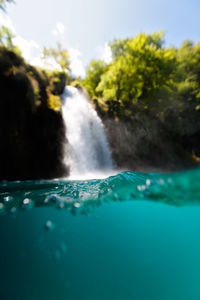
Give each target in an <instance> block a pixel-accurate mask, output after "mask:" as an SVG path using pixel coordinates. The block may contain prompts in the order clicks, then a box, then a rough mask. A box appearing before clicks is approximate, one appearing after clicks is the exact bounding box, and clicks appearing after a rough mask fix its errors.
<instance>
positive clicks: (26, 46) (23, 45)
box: [12, 35, 41, 63]
mask: <svg viewBox="0 0 200 300" xmlns="http://www.w3.org/2000/svg"><path fill="white" fill-rule="evenodd" d="M12 41H13V44H14V45H16V46H18V47H19V49H20V50H21V51H22V55H23V57H24V58H25V60H27V61H28V62H30V63H31V60H32V58H33V57H36V56H38V55H40V51H41V47H40V45H38V44H37V43H36V42H35V41H33V40H26V39H24V38H23V37H21V36H20V35H16V36H15V37H14V38H13V39H12Z"/></svg>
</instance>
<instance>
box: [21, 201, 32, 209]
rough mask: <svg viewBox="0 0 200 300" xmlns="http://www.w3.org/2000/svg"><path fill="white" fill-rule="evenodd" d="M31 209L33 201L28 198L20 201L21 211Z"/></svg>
mask: <svg viewBox="0 0 200 300" xmlns="http://www.w3.org/2000/svg"><path fill="white" fill-rule="evenodd" d="M32 207H33V201H32V200H31V199H29V198H25V199H24V200H23V201H22V208H23V209H31V208H32Z"/></svg>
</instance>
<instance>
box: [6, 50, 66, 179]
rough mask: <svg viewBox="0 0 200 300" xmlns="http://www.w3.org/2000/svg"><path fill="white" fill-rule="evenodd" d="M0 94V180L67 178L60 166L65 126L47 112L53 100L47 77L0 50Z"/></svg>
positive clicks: (57, 113) (55, 114)
mask: <svg viewBox="0 0 200 300" xmlns="http://www.w3.org/2000/svg"><path fill="white" fill-rule="evenodd" d="M63 88H64V86H63ZM0 91H1V92H0V95H1V96H0V141H1V147H0V180H24V179H41V178H42V179H49V178H55V177H61V176H64V175H66V174H68V170H67V168H66V166H64V164H63V156H64V152H63V151H64V148H63V143H64V142H65V126H64V123H63V119H62V115H61V112H60V111H55V110H53V109H51V108H50V105H49V103H50V99H51V97H56V96H54V95H53V93H51V91H50V82H49V78H48V77H47V75H46V74H45V73H44V72H43V71H41V70H38V69H36V68H34V67H32V66H30V65H27V64H26V63H25V62H24V60H23V59H22V58H21V57H20V56H18V55H17V54H15V53H14V52H11V51H8V50H6V49H5V48H0ZM61 91H62V90H59V92H61ZM54 94H56V92H55V93H54ZM53 99H54V98H53ZM51 102H52V100H51Z"/></svg>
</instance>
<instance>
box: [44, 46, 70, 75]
mask: <svg viewBox="0 0 200 300" xmlns="http://www.w3.org/2000/svg"><path fill="white" fill-rule="evenodd" d="M48 57H51V58H53V59H54V61H55V62H56V63H57V64H58V65H59V66H60V68H61V70H62V71H64V72H66V71H70V67H69V65H70V61H69V54H68V52H67V50H66V49H63V48H62V45H61V44H60V43H58V44H57V47H56V48H47V47H44V49H43V59H46V58H48Z"/></svg>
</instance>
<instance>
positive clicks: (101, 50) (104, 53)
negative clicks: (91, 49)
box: [97, 43, 112, 64]
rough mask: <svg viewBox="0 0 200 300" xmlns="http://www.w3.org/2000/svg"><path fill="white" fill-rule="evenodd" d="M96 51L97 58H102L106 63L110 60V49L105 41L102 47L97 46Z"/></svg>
mask: <svg viewBox="0 0 200 300" xmlns="http://www.w3.org/2000/svg"><path fill="white" fill-rule="evenodd" d="M97 53H98V57H99V59H102V60H103V61H104V62H105V63H106V64H109V63H110V62H111V61H112V51H111V48H110V46H109V45H108V43H105V44H104V46H103V47H102V46H99V47H97Z"/></svg>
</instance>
